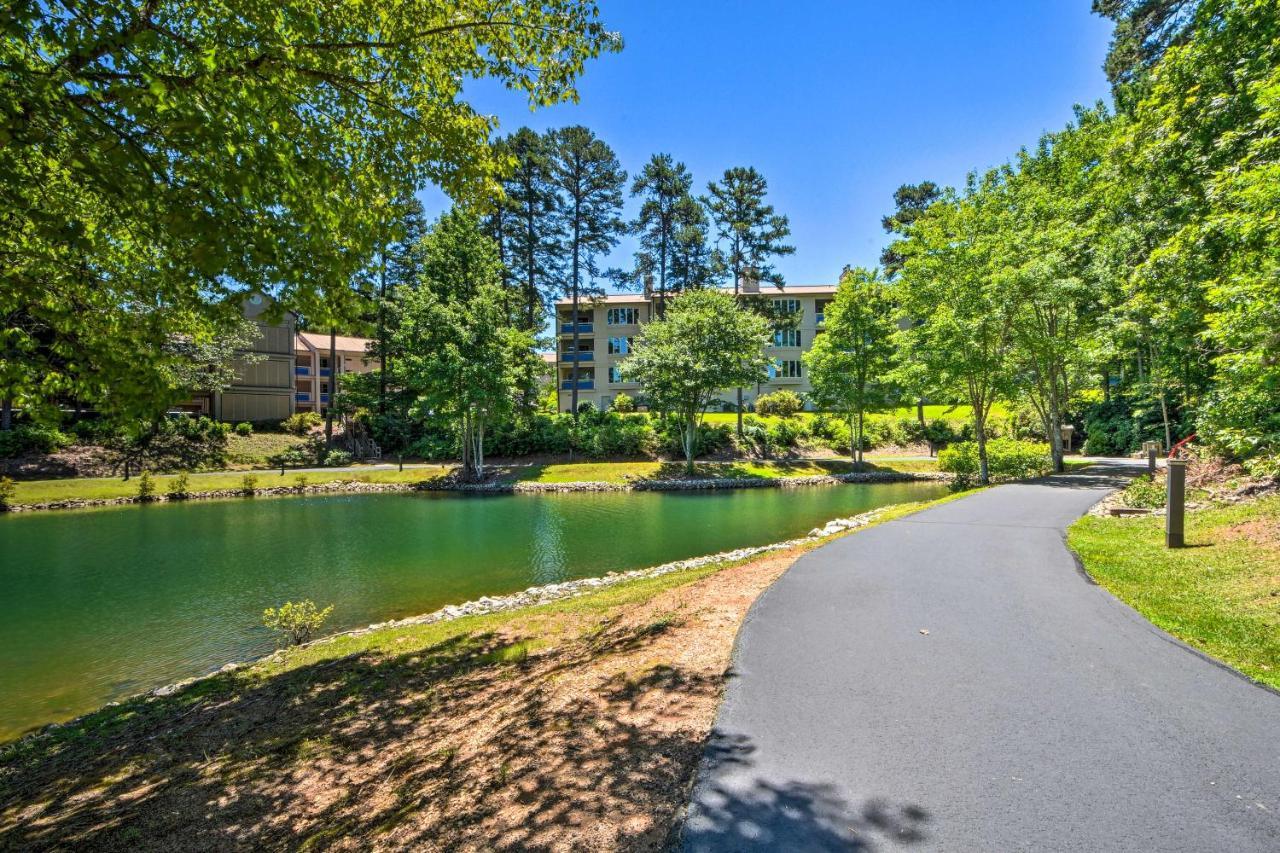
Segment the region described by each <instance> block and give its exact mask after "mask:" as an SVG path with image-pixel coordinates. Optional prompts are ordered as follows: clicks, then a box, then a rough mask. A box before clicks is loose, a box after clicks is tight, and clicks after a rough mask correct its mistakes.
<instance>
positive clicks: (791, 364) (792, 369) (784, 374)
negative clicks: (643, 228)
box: [769, 358, 800, 379]
mask: <svg viewBox="0 0 1280 853" xmlns="http://www.w3.org/2000/svg"><path fill="white" fill-rule="evenodd" d="M769 378H770V379H799V378H800V362H799V361H796V360H795V359H785V358H784V359H779V360H778V361H775V362H773V363H771V364H770V365H769Z"/></svg>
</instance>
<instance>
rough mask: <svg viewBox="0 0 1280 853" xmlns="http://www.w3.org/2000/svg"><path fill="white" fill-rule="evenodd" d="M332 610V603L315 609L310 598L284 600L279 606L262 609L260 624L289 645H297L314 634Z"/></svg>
mask: <svg viewBox="0 0 1280 853" xmlns="http://www.w3.org/2000/svg"><path fill="white" fill-rule="evenodd" d="M332 612H333V605H332V604H330V605H329V606H328V607H326V608H325V609H324V610H317V609H316V603H315V602H314V601H312V600H310V599H303V600H302V601H299V602H298V603H297V604H294V603H293V602H292V601H286V602H285V603H284V604H282V605H280V606H279V607H268V608H267V609H266V610H264V611H262V624H263V625H265V626H266V627H268V628H270V629H271V630H272V631H275V632H276V633H277V634H279V635H280V637H281V638H282V639H283V640H285V641H286V642H287V643H288V644H289V645H291V646H299V645H302V644H303V643H305V642H307V641H308V640H310V639H311V638H312V637H313V636H315V633H316V631H317V630H319V629H320V626H321V625H323V624H324V620H325V619H328V618H329V614H330V613H332Z"/></svg>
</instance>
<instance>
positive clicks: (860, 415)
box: [858, 409, 863, 469]
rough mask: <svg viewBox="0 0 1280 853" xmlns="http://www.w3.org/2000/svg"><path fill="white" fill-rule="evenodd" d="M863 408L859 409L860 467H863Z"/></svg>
mask: <svg viewBox="0 0 1280 853" xmlns="http://www.w3.org/2000/svg"><path fill="white" fill-rule="evenodd" d="M862 445H863V441H862V409H858V468H859V469H861V468H862V461H863V457H862Z"/></svg>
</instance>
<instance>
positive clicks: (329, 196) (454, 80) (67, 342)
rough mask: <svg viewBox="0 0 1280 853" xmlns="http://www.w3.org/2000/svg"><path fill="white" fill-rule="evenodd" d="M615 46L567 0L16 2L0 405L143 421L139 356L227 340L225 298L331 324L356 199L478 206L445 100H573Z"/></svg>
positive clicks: (3, 197) (469, 156)
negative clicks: (184, 338)
mask: <svg viewBox="0 0 1280 853" xmlns="http://www.w3.org/2000/svg"><path fill="white" fill-rule="evenodd" d="M618 46H619V41H618V39H617V37H616V36H614V35H613V34H611V33H610V32H608V31H607V30H606V29H605V27H604V25H603V24H602V23H601V22H600V20H599V17H598V13H597V9H596V7H595V4H594V3H593V2H590V0H541V2H534V3H526V2H517V0H458V2H451V3H448V4H438V3H417V2H410V0H385V1H384V2H379V3H372V4H371V3H366V2H362V0H338V2H324V3H320V2H315V0H283V2H281V3H275V4H267V5H264V4H261V3H250V2H243V1H242V0H232V2H229V3H215V4H207V3H194V2H191V0H161V1H160V2H157V0H137V2H95V3H87V4H86V3H75V4H59V3H52V4H51V3H31V2H20V3H18V4H17V5H16V6H13V7H11V8H10V10H9V14H8V23H7V25H6V28H5V33H4V35H3V39H2V40H0V79H2V80H3V83H4V85H3V86H2V87H0V140H3V143H4V144H3V145H2V146H0V210H2V211H3V213H0V216H2V217H3V223H4V228H3V229H0V260H2V262H3V265H4V278H5V287H4V288H3V292H0V318H3V320H4V327H3V328H4V339H3V342H2V345H3V350H2V352H3V357H4V360H5V364H4V366H3V369H0V381H3V383H4V385H3V387H0V397H3V398H5V399H11V400H14V401H16V402H17V403H18V404H19V405H22V406H23V407H24V408H27V409H29V410H32V411H35V410H37V409H38V408H39V407H40V406H41V405H46V406H47V405H48V404H49V403H50V402H51V401H52V400H54V399H56V398H58V397H59V396H66V397H71V396H74V397H76V398H78V399H81V400H84V401H86V402H90V403H92V404H95V405H98V406H100V407H102V408H104V409H108V410H110V409H127V408H131V407H133V408H136V407H139V406H142V407H146V406H151V405H153V402H151V400H150V395H149V394H146V393H141V392H145V390H146V386H149V385H153V384H155V382H156V381H158V380H156V379H154V378H146V377H143V376H141V375H140V374H141V373H142V372H144V371H145V370H146V368H147V366H148V364H149V359H150V358H151V357H152V356H153V355H154V353H156V352H157V351H158V350H159V347H160V344H161V342H162V341H163V340H165V339H167V338H168V337H170V336H172V335H174V334H178V335H188V336H191V335H200V334H208V333H209V331H210V329H211V327H213V326H215V325H217V324H219V323H224V324H225V323H231V322H233V319H234V315H235V313H236V311H237V308H238V305H239V301H240V296H241V295H242V294H244V293H245V292H246V291H248V290H254V289H257V290H270V291H271V292H272V293H273V295H275V296H276V297H277V298H278V300H279V301H280V303H281V304H283V305H285V306H287V307H289V308H291V309H294V310H297V311H300V312H302V313H303V314H305V315H306V316H307V317H308V318H310V319H312V320H314V321H315V322H316V323H318V324H321V325H329V324H331V323H333V322H336V321H339V320H342V319H350V318H351V317H352V315H353V314H354V313H355V312H358V311H359V310H361V309H360V306H359V301H358V300H357V299H355V298H354V297H353V296H352V292H351V289H350V288H349V286H348V283H349V280H350V279H351V278H352V277H353V276H355V275H356V274H357V273H358V271H359V270H361V269H362V268H364V267H366V266H367V265H368V263H369V259H370V257H371V256H372V254H373V252H374V250H375V249H376V247H377V246H378V245H379V244H380V242H381V241H382V238H383V229H382V225H383V222H384V220H385V217H384V216H383V215H382V214H381V209H380V208H381V205H380V204H379V203H378V201H377V200H378V199H394V198H399V197H402V196H404V195H406V194H411V193H413V192H414V191H415V190H417V189H418V188H420V187H421V186H423V185H424V184H426V183H427V182H432V183H435V184H437V185H438V186H441V187H443V188H444V189H445V190H446V191H447V192H449V193H450V194H452V195H454V196H455V197H457V198H459V199H462V200H468V199H482V198H486V197H487V196H489V195H490V193H491V191H492V189H493V187H494V183H495V178H496V174H497V162H496V160H495V157H494V156H493V154H492V152H491V150H490V146H489V137H490V134H491V132H492V131H493V120H492V119H491V118H490V117H487V116H484V115H482V114H480V113H477V112H476V111H475V110H473V109H472V108H471V107H470V106H469V105H468V103H467V101H466V100H465V99H464V97H463V90H464V86H465V85H466V83H467V81H469V80H474V79H477V78H483V77H487V78H492V79H495V80H498V81H500V82H501V83H502V84H504V85H506V86H507V87H509V88H511V89H514V90H517V91H520V92H522V93H524V94H525V95H526V96H527V98H528V99H529V101H530V103H531V104H533V105H546V104H551V103H555V102H558V101H563V100H566V99H573V98H575V97H576V90H575V81H576V79H577V77H578V75H579V74H580V73H581V71H582V69H583V66H584V63H585V62H586V61H587V60H589V59H590V58H592V57H594V56H596V55H598V54H599V53H600V52H602V51H606V50H613V49H616V48H617V47H618ZM140 393H141V396H139V394H140ZM130 401H132V402H130ZM135 404H136V405H135Z"/></svg>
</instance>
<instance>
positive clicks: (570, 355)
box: [560, 350, 596, 362]
mask: <svg viewBox="0 0 1280 853" xmlns="http://www.w3.org/2000/svg"><path fill="white" fill-rule="evenodd" d="M595 355H596V354H595V352H593V351H591V350H583V351H582V352H562V353H560V360H561V361H577V362H583V361H595Z"/></svg>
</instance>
